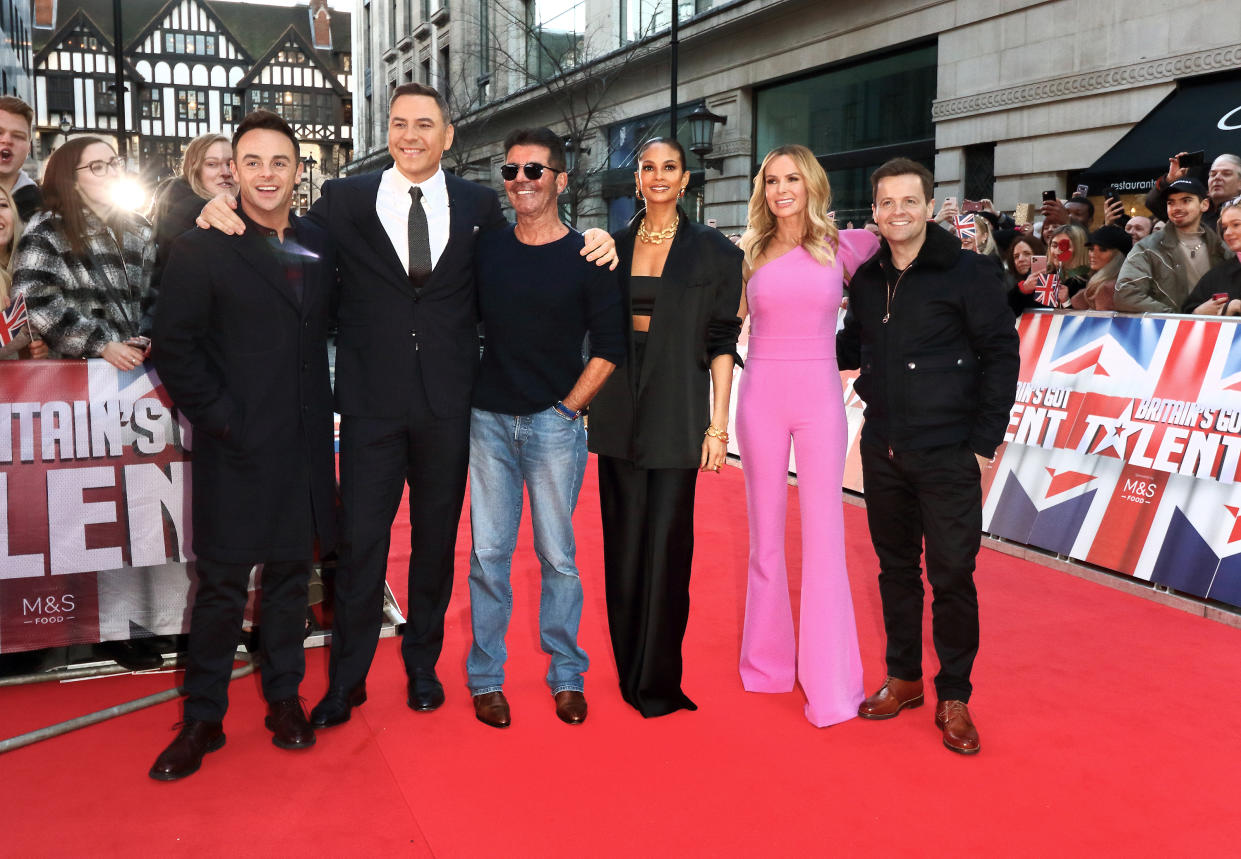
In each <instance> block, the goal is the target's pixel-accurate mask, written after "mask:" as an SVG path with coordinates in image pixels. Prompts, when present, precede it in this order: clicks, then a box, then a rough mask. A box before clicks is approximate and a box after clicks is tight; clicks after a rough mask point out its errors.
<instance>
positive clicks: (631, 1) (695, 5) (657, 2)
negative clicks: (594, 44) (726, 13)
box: [620, 0, 724, 44]
mask: <svg viewBox="0 0 1241 859" xmlns="http://www.w3.org/2000/svg"><path fill="white" fill-rule="evenodd" d="M722 2H724V0H679V2H678V3H677V20H678V21H688V20H689V19H690V18H693V17H694V16H695V15H697V14H698V13H699V12H705V11H706V10H708V9H710V8H711V7H712V6H718V5H719V4H720V3H722ZM620 14H621V27H620V35H621V44H625V43H627V42H636V41H638V40H639V39H645V38H646V37H647V36H650V35H651V34H653V33H658V32H660V31H661V30H667V29H668V28H669V27H671V26H672V3H670V2H669V0H621V3H620Z"/></svg>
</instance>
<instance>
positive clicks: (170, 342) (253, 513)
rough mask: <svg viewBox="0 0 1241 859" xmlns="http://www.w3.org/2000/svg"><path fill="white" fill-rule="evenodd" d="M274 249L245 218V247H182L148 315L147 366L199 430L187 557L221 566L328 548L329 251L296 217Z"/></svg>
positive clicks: (225, 243)
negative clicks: (296, 270) (296, 266)
mask: <svg viewBox="0 0 1241 859" xmlns="http://www.w3.org/2000/svg"><path fill="white" fill-rule="evenodd" d="M270 241H271V240H269V239H268V238H266V237H264V236H263V235H262V234H261V231H260V229H259V228H257V227H256V226H255V225H254V224H253V222H250V221H248V219H247V226H246V232H245V233H244V234H243V235H240V236H229V235H225V234H224V233H222V232H219V231H218V230H195V231H192V232H189V233H186V234H184V235H183V236H181V237H179V238H178V239H177V240H176V241H175V242H174V244H173V248H172V253H171V255H170V257H169V259H168V265H167V267H166V268H165V270H164V278H163V284H164V287H165V290H166V291H165V292H164V293H163V295H162V296H161V297H160V301H159V304H158V306H157V308H156V313H155V329H154V333H153V341H154V346H153V349H152V358H153V360H154V362H155V367H156V369H157V370H158V372H159V376H160V380H161V381H162V382H163V384H164V386H165V388H166V389H167V391H168V393H169V395H170V396H171V397H172V400H173V402H174V403H175V404H176V406H177V408H178V409H179V410H180V411H181V413H182V414H184V415H185V416H186V417H187V418H188V419H189V421H190V423H191V424H192V425H193V427H194V433H193V454H192V460H191V461H192V474H193V492H192V501H193V515H192V521H193V527H194V539H193V545H194V552H195V554H197V555H201V556H205V557H208V558H212V559H214V560H219V561H230V562H236V563H259V562H264V561H293V560H307V559H310V558H311V557H312V554H313V551H314V548H315V538H316V537H317V538H318V540H319V548H320V551H321V552H326V551H328V550H329V549H330V548H331V547H332V546H333V544H334V542H335V538H336V526H335V457H334V450H333V447H334V445H333V439H332V392H331V383H330V380H329V375H328V357H327V328H328V316H329V305H330V301H331V297H332V291H333V288H334V285H335V271H336V266H335V259H334V257H333V251H332V244H331V242H329V241H328V238H327V235H326V233H325V232H324V231H323V230H322V229H320V228H318V227H316V226H315V225H313V224H311V223H309V222H308V221H306V220H299V219H296V218H294V219H293V229H292V230H291V231H289V232H286V233H285V238H284V243H283V245H282V246H281V252H282V253H281V255H280V256H278V254H277V252H276V251H275V250H274V249H273V246H272V245H271V244H270ZM290 255H292V256H293V257H296V258H300V259H302V260H304V262H303V263H302V272H303V290H302V292H303V294H302V297H301V300H300V301H299V300H298V298H297V296H296V294H295V291H294V288H293V286H292V285H291V283H290V280H289V277H288V273H287V270H286V266H287V265H288V260H289V259H290Z"/></svg>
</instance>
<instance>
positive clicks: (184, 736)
mask: <svg viewBox="0 0 1241 859" xmlns="http://www.w3.org/2000/svg"><path fill="white" fill-rule="evenodd" d="M223 747H224V727H223V725H221V724H220V723H219V722H198V721H194V720H192V719H191V720H187V721H186V722H185V723H183V724H182V726H181V731H180V733H178V734H177V738H176V739H175V740H173V741H172V742H171V743H170V744H169V746H168V748H166V749H164V750H163V751H162V752H160V755H159V757H158V758H156V759H155V765H154V766H153V767H151V770H150V772H149V773H148V774H149V775H150V776H151V778H153V779H156V780H157V781H176V780H177V779H179V778H185V777H186V776H187V775H193V774H194V773H196V772H198V768H199V767H200V766H201V765H202V762H203V756H204V755H206V754H207V752H214V751H215V750H216V749H219V748H223Z"/></svg>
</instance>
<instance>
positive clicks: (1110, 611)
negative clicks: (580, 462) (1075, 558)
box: [0, 462, 1241, 857]
mask: <svg viewBox="0 0 1241 859" xmlns="http://www.w3.org/2000/svg"><path fill="white" fill-rule="evenodd" d="M794 497H795V495H794ZM744 508H745V501H744V494H743V488H742V475H741V473H740V471H738V470H737V469H733V468H730V469H726V471H725V473H724V474H723V475H720V476H716V475H705V476H703V477H702V478H701V484H700V487H699V506H698V510H697V521H698V528H697V552H696V558H697V563H696V567H695V571H694V584H693V612H692V615H691V618H690V627H689V633H688V637H687V641H686V646H685V649H686V676H685V689H686V691H687V693H688V694H689V695H690V697H692V698H693V699H694V700H695V701H696V702H697V703H698V705H699V707H700V709H699V711H698V712H697V713H685V712H682V713H677V714H674V715H672V716H669V717H666V718H663V719H657V720H652V721H645V720H643V719H642V718H641V717H640V716H638V715H637V714H636V713H635V712H634V711H632V710H630V709H629V708H628V707H627V706H625V705H624V703H623V702H622V701H621V700H620V695H619V693H618V691H617V689H616V672H615V668H614V666H613V664H612V659H611V653H610V649H609V646H608V641H607V628H606V619H605V613H604V604H603V582H602V572H601V560H600V542H599V537H598V531H599V527H598V502H597V496H596V494H595V480H594V464H593V462H592V463H591V465H590V467H589V472H588V477H587V483H586V487H585V488H584V490H583V493H582V502H581V505H580V508H579V510H578V515H577V533H578V540H579V547H578V551H579V554H578V560H579V563H580V566H581V568H582V570H583V576H584V579H585V584H586V609H585V613H584V616H583V620H582V632H581V640H582V642H583V645H584V647H585V648H586V650H587V652H588V653H589V654H590V656H591V660H592V667H591V670H590V672H589V673H588V674H587V679H586V684H587V686H586V691H587V696H588V698H589V701H590V706H591V710H590V718H589V720H588V722H587V723H586V724H585V725H583V726H581V727H569V726H567V725H563V724H561V723H560V722H559V721H557V720H556V718H555V715H554V714H553V711H552V701H551V697H550V695H548V693H547V690H546V687H545V686H544V683H543V676H544V673H545V671H546V667H547V666H546V658H545V657H544V656H543V654H542V653H541V652H540V651H539V649H538V637H537V608H538V604H537V591H536V588H537V583H538V570H537V563H536V561H535V559H534V556H533V551H532V549H531V547H530V540H529V532H528V529H527V531H526V533H525V534H524V536H523V539H522V541H521V542H520V544H519V546H518V554H517V558H516V560H515V563H514V583H515V590H516V594H515V599H516V602H515V606H514V613H513V624H512V629H511V630H510V632H509V639H508V640H509V650H510V660H509V674H508V682H507V684H506V693H507V695H508V697H509V700H510V702H511V703H512V706H513V715H514V722H513V727H512V728H510V729H509V730H507V731H498V730H495V729H492V728H489V727H486V726H484V725H482V724H480V723H479V722H477V721H475V719H474V717H473V712H472V709H471V707H470V702H469V697H468V693H467V691H466V689H465V686H464V665H465V654H466V649H467V647H468V644H469V602H468V591H467V585H466V570H467V569H468V546H469V534H468V529H467V528H463V529H462V535H461V542H460V545H459V564H458V580H457V586H456V593H455V595H454V600H453V604H452V607H451V608H450V610H449V619H448V620H449V623H448V640H447V642H446V646H445V650H444V656H443V659H442V661H441V666H440V667H441V671H440V674H441V678H442V679H443V680H444V681H445V685H446V687H447V690H448V703H447V704H446V705H445V706H444V707H443V708H442V709H441V710H439V711H438V712H435V713H432V714H416V713H412V712H410V711H409V710H408V709H406V707H405V700H404V695H405V692H404V684H403V672H402V670H401V666H400V661H399V653H398V649H397V646H396V642H395V641H394V640H393V639H390V638H389V639H384V640H382V641H381V642H380V652H379V655H378V657H377V659H376V663H375V667H374V668H373V669H372V671H371V676H370V681H369V690H370V701H369V702H368V703H367V704H366V705H365V706H364V707H362V708H361V709H360V710H356V711H355V717H354V719H353V721H351V722H349V723H348V724H347V725H344V726H342V727H339V728H335V729H331V730H326V731H322V732H321V733H320V734H319V743H318V745H317V746H316V747H315V748H313V749H312V750H310V751H307V752H300V753H290V752H284V751H280V750H278V749H276V748H274V747H273V746H272V745H271V743H270V739H269V737H270V735H269V734H268V732H267V731H266V730H264V728H263V726H262V719H261V715H262V704H261V701H260V697H259V692H258V683H257V678H256V677H253V676H252V677H248V678H245V679H242V680H240V681H238V682H237V683H236V684H235V685H234V686H233V689H232V692H233V695H232V699H233V700H232V707H231V710H230V712H229V715H228V720H227V722H226V724H225V729H226V732H227V734H228V744H227V745H226V746H225V748H224V749H222V750H221V751H219V752H216V753H214V754H212V755H210V756H208V758H207V759H206V761H205V762H204V765H203V769H202V770H201V772H199V773H198V774H197V775H195V776H193V777H191V778H189V779H188V780H186V781H183V782H179V783H174V784H159V783H156V782H153V781H151V780H150V779H148V778H147V776H146V770H147V768H148V767H149V766H150V764H151V762H152V761H153V760H154V758H155V755H156V754H157V753H158V752H159V750H160V749H161V748H162V747H163V745H164V744H165V743H166V742H167V741H168V740H170V739H171V738H172V733H171V731H170V727H171V725H172V723H174V722H175V721H176V720H177V719H178V718H179V716H180V707H179V706H178V705H176V704H164V705H161V706H158V707H154V708H150V709H147V710H144V711H141V712H139V713H137V714H133V715H130V716H125V717H122V718H119V719H114V720H112V721H110V722H107V723H104V724H102V725H98V726H95V727H92V728H87V729H85V730H82V731H78V732H76V733H73V734H70V735H66V736H62V737H59V738H55V739H52V740H48V741H45V742H42V743H39V744H36V745H34V746H30V747H27V748H25V749H20V750H18V751H15V752H12V753H9V754H6V755H3V756H0V778H2V779H3V784H4V797H5V798H4V800H3V801H2V802H0V809H3V810H2V811H0V819H2V820H3V822H4V825H3V835H2V836H0V855H3V856H23V857H24V856H67V855H91V856H121V855H133V854H134V853H135V852H142V853H146V854H149V855H155V856H169V855H172V856H180V855H189V856H202V855H213V856H214V855H229V856H274V855H293V854H312V855H314V854H327V855H342V856H366V855H376V854H379V853H381V852H383V853H387V854H396V855H413V856H429V855H435V856H476V855H480V854H484V853H497V854H501V855H511V856H543V855H549V854H553V853H556V852H559V851H565V850H568V851H572V852H575V853H578V852H580V853H584V854H586V855H590V856H647V855H650V856H682V855H690V856H742V855H763V856H767V855H797V854H800V855H813V856H821V855H837V854H845V853H858V852H862V851H868V852H869V851H873V850H875V849H876V848H878V849H880V850H883V851H888V850H899V851H900V852H902V853H905V854H911V855H928V856H929V855H943V854H945V853H947V852H949V851H960V852H963V853H964V854H965V855H992V856H994V855H1002V856H1043V855H1046V854H1048V853H1049V852H1052V851H1054V852H1056V853H1059V854H1066V855H1070V856H1077V855H1083V856H1084V855H1104V856H1115V855H1125V856H1168V855H1194V854H1199V855H1230V854H1232V851H1234V850H1235V849H1236V845H1235V829H1236V823H1237V820H1238V814H1237V811H1236V801H1235V794H1234V793H1233V791H1234V790H1235V774H1236V771H1237V768H1238V765H1239V764H1241V731H1239V730H1238V725H1241V698H1239V697H1238V696H1237V695H1236V694H1235V693H1234V692H1233V687H1234V685H1235V678H1236V677H1237V676H1239V675H1241V631H1238V630H1236V629H1232V628H1229V627H1226V626H1223V625H1220V624H1217V623H1213V622H1211V621H1207V620H1204V619H1202V618H1199V617H1194V616H1191V615H1188V614H1185V613H1182V612H1179V611H1176V610H1174V609H1170V608H1167V607H1164V606H1160V605H1157V604H1154V603H1150V602H1147V601H1145V600H1143V599H1140V598H1137V597H1133V596H1130V595H1127V594H1124V593H1120V592H1117V591H1114V590H1112V589H1110V588H1105V587H1101V586H1099V585H1096V584H1093V583H1090V582H1087V581H1083V580H1081V579H1077V578H1074V577H1072V576H1067V575H1065V574H1063V573H1059V572H1054V571H1050V570H1046V569H1043V568H1041V567H1039V566H1036V565H1033V564H1030V563H1027V562H1023V561H1020V560H1018V559H1015V558H1012V557H1008V556H1006V555H1002V554H998V553H995V552H990V551H984V553H983V556H982V558H981V565H980V571H979V574H978V582H979V591H980V598H981V602H982V621H983V644H982V651H981V653H980V655H979V659H978V663H977V665H976V668H975V674H974V679H975V687H976V690H977V691H976V693H975V696H974V701H973V702H972V705H971V709H972V711H973V713H974V715H975V719H976V721H977V723H978V725H979V729H980V732H981V735H982V745H983V750H982V753H981V754H980V755H978V756H977V757H974V758H964V757H960V756H957V755H954V754H952V753H950V752H948V751H947V750H945V749H944V748H943V747H942V745H941V744H940V740H939V735H938V732H937V731H936V729H935V727H934V725H933V724H932V715H933V706H932V703H933V702H932V701H931V700H930V698H931V696H928V706H926V707H923V708H921V709H918V710H913V711H908V712H906V713H903V714H902V715H901V716H900V717H898V718H897V719H894V720H891V721H887V722H864V721H862V720H857V719H855V720H853V721H850V722H847V723H845V724H842V725H838V726H835V727H832V728H828V729H823V730H819V729H816V728H813V727H812V726H811V725H810V724H809V723H808V722H806V720H805V718H804V717H803V716H802V699H801V694H800V692H799V691H797V692H793V693H791V694H787V695H776V696H765V695H751V694H747V693H745V692H743V691H742V689H741V684H740V681H739V679H738V676H737V670H736V664H737V655H738V648H739V642H740V626H741V617H742V612H743V610H744V597H745V563H746V542H747V540H746V527H745V509H744ZM796 512H797V508H796V504H795V502H794V503H793V504H791V505H790V514H791V516H792V517H793V518H792V524H793V528H792V534H793V536H796V533H797V531H798V530H799V529H798V528H797V527H796ZM845 517H846V525H847V530H848V532H849V547H848V552H849V555H848V557H849V564H850V575H851V578H852V582H853V590H854V601H855V605H856V607H857V613H858V622H859V625H860V629H859V633H860V637H861V645H862V654H863V659H864V660H865V664H866V671H867V681H866V683H867V688H868V690H872V689H873V687H875V686H877V685H878V684H879V683H880V682H882V678H883V665H882V653H883V635H882V624H881V617H880V609H879V601H878V595H877V592H876V588H875V584H874V575H875V560H874V556H873V554H872V552H871V549H870V545H869V542H868V538H867V532H866V522H865V516H864V513H863V511H861V510H859V509H856V508H854V507H851V506H846V507H845ZM393 542H394V546H400V545H401V544H402V543H405V544H408V526H407V525H404V526H402V525H399V524H398V527H397V528H396V529H394V541H393ZM797 561H798V556H797V551H796V542H794V543H793V545H792V546H791V551H790V562H791V565H792V567H793V570H792V572H793V578H794V581H796V578H797V576H796V572H795V569H796V564H797ZM404 562H405V556H404V555H401V556H397V555H396V554H395V552H394V557H393V559H392V570H393V571H394V575H393V576H392V583H393V586H394V588H395V589H396V590H397V591H398V595H400V596H401V597H402V600H403V592H404V585H403V583H402V581H401V579H402V578H403V574H397V573H396V571H400V570H401V569H402V568H403V566H404ZM928 615H929V609H928ZM926 642H927V644H926V647H927V652H928V654H929V653H930V652H931V650H930V634H929V629H928V631H927V633H926ZM308 657H309V670H308V676H307V681H306V683H305V685H304V687H303V692H304V694H305V696H306V697H307V698H308V699H309V700H310V701H311V702H312V703H313V702H314V701H315V700H317V699H318V697H319V695H320V694H321V693H322V691H323V688H324V686H325V683H326V676H325V671H324V667H325V658H326V652H325V651H324V650H322V649H320V650H314V651H311V652H310V653H309V654H308ZM933 673H934V664H933V657H929V656H928V662H927V674H928V676H930V675H932V674H933ZM172 682H173V677H172V676H171V675H161V676H154V677H151V676H146V677H119V678H107V679H101V680H92V681H86V682H80V683H74V684H66V685H60V686H53V685H42V686H31V687H24V688H20V689H0V736H3V737H10V736H13V735H15V734H18V733H21V732H23V731H28V730H32V729H35V728H38V727H42V726H44V725H48V724H51V723H52V722H56V721H60V720H62V719H67V718H71V717H73V716H76V715H80V714H82V713H86V712H89V711H92V710H96V709H100V708H102V707H106V706H109V705H111V704H115V703H118V702H120V701H124V700H128V699H131V698H136V697H138V696H140V695H144V694H147V693H149V692H152V691H156V690H159V689H163V688H167V687H168V685H169V684H170V683H172Z"/></svg>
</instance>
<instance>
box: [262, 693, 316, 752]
mask: <svg viewBox="0 0 1241 859" xmlns="http://www.w3.org/2000/svg"><path fill="white" fill-rule="evenodd" d="M263 724H265V725H267V730H269V731H271V732H272V738H271V741H272V745H274V746H276V747H277V748H281V749H289V750H290V751H296V750H298V749H308V748H310V747H311V746H313V745H314V744H315V729H314V728H312V727H311V725H310V722H309V721H308V720H307V719H306V711H305V710H303V709H302V699H300V698H297V697H293V698H284V699H282V700H280V701H272V702H271V703H269V704H268V705H267V718H266V719H264V720H263Z"/></svg>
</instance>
